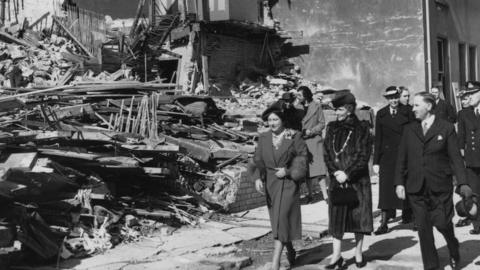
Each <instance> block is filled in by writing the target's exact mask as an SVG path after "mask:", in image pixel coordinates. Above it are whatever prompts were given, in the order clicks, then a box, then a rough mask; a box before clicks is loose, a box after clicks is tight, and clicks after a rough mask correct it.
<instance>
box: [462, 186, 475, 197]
mask: <svg viewBox="0 0 480 270" xmlns="http://www.w3.org/2000/svg"><path fill="white" fill-rule="evenodd" d="M460 195H462V197H464V198H470V197H472V195H473V191H472V189H471V188H470V186H469V185H461V186H460Z"/></svg>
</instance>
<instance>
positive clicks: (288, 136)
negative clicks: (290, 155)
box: [285, 129, 295, 140]
mask: <svg viewBox="0 0 480 270" xmlns="http://www.w3.org/2000/svg"><path fill="white" fill-rule="evenodd" d="M294 136H295V130H293V129H286V130H285V139H287V140H292V139H293V137H294Z"/></svg>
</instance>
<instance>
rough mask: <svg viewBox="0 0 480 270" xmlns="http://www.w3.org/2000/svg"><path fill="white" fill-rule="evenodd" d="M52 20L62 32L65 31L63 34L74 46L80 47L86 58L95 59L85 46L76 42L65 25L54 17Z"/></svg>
mask: <svg viewBox="0 0 480 270" xmlns="http://www.w3.org/2000/svg"><path fill="white" fill-rule="evenodd" d="M52 18H53V21H54V22H55V23H56V24H57V25H58V26H59V27H60V28H62V30H63V31H65V33H66V34H67V35H68V36H69V37H70V38H71V39H72V40H73V42H75V44H77V45H78V47H80V48H81V49H82V51H84V52H85V53H86V54H87V55H88V56H90V57H91V58H95V56H94V55H93V54H92V53H91V52H90V51H89V50H88V49H87V48H86V47H85V45H83V44H82V42H80V40H78V39H77V38H76V37H75V35H74V34H72V32H70V31H69V30H68V29H67V27H66V26H65V25H63V23H62V22H61V21H60V20H59V19H58V18H57V17H56V16H52Z"/></svg>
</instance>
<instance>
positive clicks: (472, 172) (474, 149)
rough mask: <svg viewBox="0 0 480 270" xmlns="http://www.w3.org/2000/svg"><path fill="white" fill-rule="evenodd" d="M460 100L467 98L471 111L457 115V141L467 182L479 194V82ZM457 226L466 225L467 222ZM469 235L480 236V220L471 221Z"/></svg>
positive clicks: (464, 92)
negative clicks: (463, 159)
mask: <svg viewBox="0 0 480 270" xmlns="http://www.w3.org/2000/svg"><path fill="white" fill-rule="evenodd" d="M460 96H461V98H462V99H463V98H465V97H467V98H469V101H470V106H471V109H464V110H462V111H461V113H459V115H458V141H459V147H460V149H461V151H462V152H463V153H464V158H465V164H466V167H467V181H468V184H469V185H470V187H471V188H472V190H473V192H474V193H476V194H480V82H469V83H468V85H467V89H466V90H463V91H461V92H460ZM461 221H463V223H462V224H460V222H459V223H457V226H462V225H463V226H464V225H468V223H469V222H468V221H465V220H461ZM472 225H473V229H472V230H471V231H470V233H471V234H480V219H479V218H478V217H477V218H476V219H475V220H473V221H472Z"/></svg>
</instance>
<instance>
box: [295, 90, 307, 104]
mask: <svg viewBox="0 0 480 270" xmlns="http://www.w3.org/2000/svg"><path fill="white" fill-rule="evenodd" d="M296 96H297V99H298V102H300V103H302V102H304V101H305V97H304V96H303V92H302V91H298V92H297V95H296Z"/></svg>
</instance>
